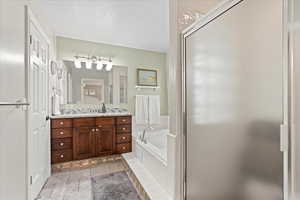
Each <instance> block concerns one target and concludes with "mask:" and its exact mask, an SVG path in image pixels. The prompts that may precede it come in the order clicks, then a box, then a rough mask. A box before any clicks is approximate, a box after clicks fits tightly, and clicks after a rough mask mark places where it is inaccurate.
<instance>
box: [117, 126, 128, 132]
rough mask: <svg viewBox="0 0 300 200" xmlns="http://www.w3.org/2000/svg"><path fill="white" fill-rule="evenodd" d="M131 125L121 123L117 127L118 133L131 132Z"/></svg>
mask: <svg viewBox="0 0 300 200" xmlns="http://www.w3.org/2000/svg"><path fill="white" fill-rule="evenodd" d="M130 132H131V125H119V126H118V127H117V133H130Z"/></svg>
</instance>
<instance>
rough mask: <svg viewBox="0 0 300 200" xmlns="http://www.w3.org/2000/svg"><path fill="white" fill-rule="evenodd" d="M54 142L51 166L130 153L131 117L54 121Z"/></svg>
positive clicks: (52, 126)
mask: <svg viewBox="0 0 300 200" xmlns="http://www.w3.org/2000/svg"><path fill="white" fill-rule="evenodd" d="M61 122H62V123H61ZM51 141H52V143H51V152H52V156H51V157H52V163H60V162H67V161H71V160H81V159H87V158H92V157H99V156H107V155H112V154H118V153H127V152H131V149H132V148H131V116H120V117H97V118H96V117H95V118H76V119H52V120H51ZM62 141H64V142H65V143H64V145H65V146H64V147H61V146H59V145H60V143H61V142H62Z"/></svg>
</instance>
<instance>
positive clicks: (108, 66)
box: [106, 60, 113, 71]
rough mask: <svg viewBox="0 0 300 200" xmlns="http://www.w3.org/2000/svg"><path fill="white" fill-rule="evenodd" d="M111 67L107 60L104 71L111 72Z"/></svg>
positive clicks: (110, 62)
mask: <svg viewBox="0 0 300 200" xmlns="http://www.w3.org/2000/svg"><path fill="white" fill-rule="evenodd" d="M112 67H113V64H112V61H111V60H109V61H108V62H107V63H106V71H111V69H112Z"/></svg>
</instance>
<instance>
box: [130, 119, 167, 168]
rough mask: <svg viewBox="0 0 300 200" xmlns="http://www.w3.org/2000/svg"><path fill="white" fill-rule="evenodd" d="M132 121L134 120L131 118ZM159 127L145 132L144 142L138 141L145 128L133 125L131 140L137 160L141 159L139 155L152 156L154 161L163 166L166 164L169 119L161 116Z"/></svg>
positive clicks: (156, 126)
mask: <svg viewBox="0 0 300 200" xmlns="http://www.w3.org/2000/svg"><path fill="white" fill-rule="evenodd" d="M133 121H135V120H134V118H133ZM160 121H161V123H160V125H155V126H152V127H153V129H149V130H147V131H146V135H145V139H146V142H142V141H141V140H140V137H139V136H140V135H142V133H143V130H144V129H145V126H143V125H136V124H133V140H134V144H135V147H136V149H135V153H136V156H137V157H138V158H141V157H142V155H141V154H143V153H144V154H145V153H146V152H143V151H147V153H150V154H152V156H154V157H155V158H156V159H158V160H159V161H161V162H162V163H163V164H166V163H167V135H168V134H169V117H168V116H161V120H160Z"/></svg>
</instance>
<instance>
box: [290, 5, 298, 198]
mask: <svg viewBox="0 0 300 200" xmlns="http://www.w3.org/2000/svg"><path fill="white" fill-rule="evenodd" d="M290 3H291V4H290V5H291V10H290V11H291V16H292V17H291V23H290V31H291V49H290V50H291V61H292V67H293V75H294V77H293V78H294V79H293V89H294V97H293V100H294V102H293V106H294V109H293V111H294V112H293V125H294V126H293V132H292V177H293V178H292V184H293V187H292V189H293V196H294V198H293V199H299V198H300V134H299V133H300V132H299V131H300V1H299V0H292V1H290Z"/></svg>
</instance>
